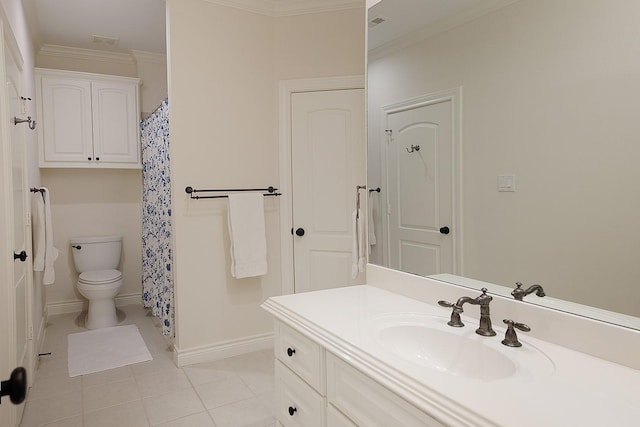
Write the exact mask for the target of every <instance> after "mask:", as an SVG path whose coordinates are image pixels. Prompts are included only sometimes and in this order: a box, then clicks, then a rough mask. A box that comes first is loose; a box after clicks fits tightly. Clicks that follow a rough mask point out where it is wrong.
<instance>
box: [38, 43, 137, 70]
mask: <svg viewBox="0 0 640 427" xmlns="http://www.w3.org/2000/svg"><path fill="white" fill-rule="evenodd" d="M37 55H38V56H52V57H58V58H67V59H83V60H93V61H102V62H111V63H113V62H116V63H120V64H128V65H131V64H134V62H135V60H134V57H133V56H132V55H131V54H129V53H119V52H106V51H102V50H93V49H83V48H79V47H69V46H58V45H52V44H44V45H42V46H40V50H38V53H37Z"/></svg>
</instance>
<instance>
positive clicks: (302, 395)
mask: <svg viewBox="0 0 640 427" xmlns="http://www.w3.org/2000/svg"><path fill="white" fill-rule="evenodd" d="M275 384H276V390H275V391H276V396H275V398H276V399H275V400H276V418H277V419H278V421H279V422H280V423H281V424H282V425H283V426H284V427H298V426H299V427H324V425H325V421H324V419H325V405H326V404H325V399H324V397H322V396H320V395H319V394H318V393H317V392H316V391H315V390H314V389H312V388H311V387H310V386H309V384H307V383H305V382H304V381H302V380H301V379H300V378H299V377H298V376H297V375H296V374H295V373H293V372H292V371H291V370H290V369H289V368H287V367H286V366H285V365H284V364H282V363H281V362H279V361H276V369H275Z"/></svg>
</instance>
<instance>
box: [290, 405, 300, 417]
mask: <svg viewBox="0 0 640 427" xmlns="http://www.w3.org/2000/svg"><path fill="white" fill-rule="evenodd" d="M296 412H298V408H295V407H293V406H289V415H291V416H292V417H293V414H295V413H296Z"/></svg>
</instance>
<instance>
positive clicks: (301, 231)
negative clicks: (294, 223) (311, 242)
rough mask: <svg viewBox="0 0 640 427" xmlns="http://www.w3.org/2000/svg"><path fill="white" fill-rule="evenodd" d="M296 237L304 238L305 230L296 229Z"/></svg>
mask: <svg viewBox="0 0 640 427" xmlns="http://www.w3.org/2000/svg"><path fill="white" fill-rule="evenodd" d="M296 236H300V237H302V236H304V228H302V227H300V228H298V229H296Z"/></svg>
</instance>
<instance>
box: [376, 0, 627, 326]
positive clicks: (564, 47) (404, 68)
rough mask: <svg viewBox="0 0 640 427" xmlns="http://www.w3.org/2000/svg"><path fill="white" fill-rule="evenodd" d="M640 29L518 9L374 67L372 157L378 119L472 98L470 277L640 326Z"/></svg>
mask: <svg viewBox="0 0 640 427" xmlns="http://www.w3.org/2000/svg"><path fill="white" fill-rule="evenodd" d="M639 19H640V3H638V2H633V1H627V0H615V1H608V2H602V1H599V0H564V1H562V2H558V1H555V0H535V1H534V0H522V1H519V2H516V3H514V4H512V5H511V6H508V7H506V8H504V9H501V10H499V11H497V12H495V13H492V14H490V15H487V16H484V17H482V18H480V19H477V20H475V21H472V22H470V23H468V24H466V25H464V26H461V27H458V28H455V29H453V30H450V31H448V32H445V33H442V34H439V35H437V36H434V37H432V38H430V39H428V40H426V41H423V42H420V43H418V44H415V45H413V46H410V47H407V48H405V49H404V50H401V51H397V52H395V53H392V54H390V55H388V56H386V57H384V58H381V59H378V60H375V61H374V62H372V63H371V65H370V66H369V69H368V71H369V77H370V82H369V83H370V92H369V100H370V117H369V118H370V140H369V142H370V150H374V148H373V147H374V144H377V143H379V139H380V138H379V136H380V134H381V133H380V132H381V124H380V123H381V122H380V120H381V115H380V108H381V106H384V105H389V104H392V103H395V102H398V101H402V100H406V99H409V98H413V97H416V96H421V95H426V94H429V93H433V92H435V91H438V90H443V89H449V88H453V87H456V86H462V87H463V101H462V104H463V115H462V122H463V129H462V138H463V139H462V142H463V150H462V151H463V152H462V168H463V181H462V183H463V185H462V187H463V200H462V206H463V224H462V225H463V230H462V231H463V239H464V246H463V261H464V274H465V275H466V276H470V277H473V278H477V279H481V280H486V281H489V282H494V283H499V284H504V285H506V286H513V284H514V282H516V281H522V282H524V283H527V284H531V283H533V282H539V283H542V284H543V285H544V287H545V289H546V290H547V294H548V295H550V296H554V297H558V298H562V299H570V300H573V301H577V302H581V303H584V304H588V305H597V306H600V307H602V308H607V309H611V310H615V311H621V312H626V313H628V314H634V315H640V312H639V311H638V310H639V306H638V304H637V301H638V298H639V297H640V293H639V292H640V291H639V288H638V287H637V286H636V284H637V281H638V280H637V279H638V277H640V264H639V263H638V262H637V255H638V254H639V253H640V227H638V218H640V202H639V199H638V197H637V196H636V195H637V193H638V190H637V183H638V182H640V168H638V167H637V166H636V165H634V160H631V159H636V160H637V159H638V158H640V144H638V143H637V136H638V135H640V121H639V120H638V112H639V111H640V102H639V101H638V97H637V96H635V95H634V94H637V93H640V80H639V79H638V76H639V75H640V55H639V53H640V52H639V51H638V45H637V43H636V42H637V37H636V35H637V22H638V20H639ZM376 166H377V165H375V164H374V167H373V168H371V169H370V174H374V171H375V169H376ZM378 169H379V168H378ZM499 174H515V176H516V188H517V191H516V192H515V193H499V192H498V191H497V176H498V175H499ZM370 178H371V179H370V183H371V181H372V180H375V179H376V177H375V176H370Z"/></svg>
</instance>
